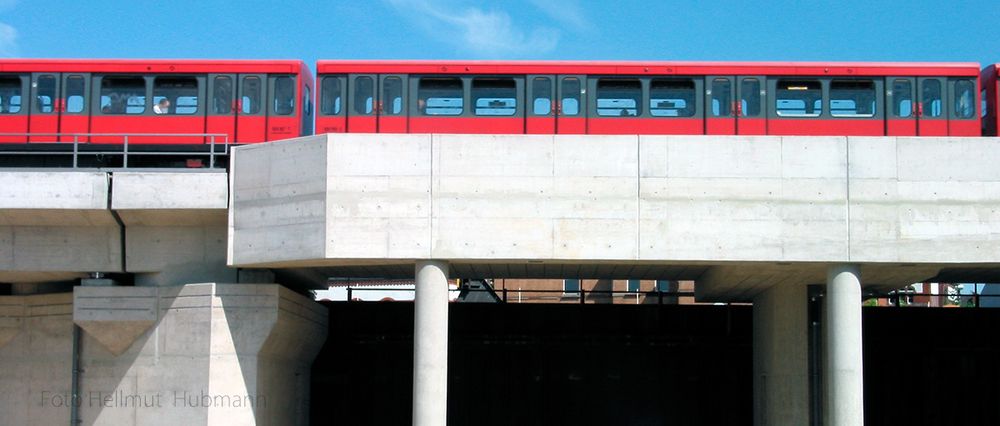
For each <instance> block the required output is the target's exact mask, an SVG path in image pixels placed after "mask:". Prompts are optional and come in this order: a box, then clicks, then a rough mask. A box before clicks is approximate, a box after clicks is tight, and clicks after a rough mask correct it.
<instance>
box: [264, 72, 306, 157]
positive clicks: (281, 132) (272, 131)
mask: <svg viewBox="0 0 1000 426" xmlns="http://www.w3.org/2000/svg"><path fill="white" fill-rule="evenodd" d="M267 87H268V89H267V97H266V99H267V140H269V141H275V140H281V139H289V138H293V137H296V136H301V135H302V115H304V114H305V113H306V111H305V109H304V108H303V107H298V108H296V106H297V105H298V99H299V97H298V92H299V90H298V87H299V84H298V80H297V79H296V76H295V75H269V76H268V84H267Z"/></svg>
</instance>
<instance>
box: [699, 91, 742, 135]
mask: <svg viewBox="0 0 1000 426" xmlns="http://www.w3.org/2000/svg"><path fill="white" fill-rule="evenodd" d="M705 87H707V89H706V90H705V105H707V108H706V110H705V134H706V135H735V134H736V101H735V100H734V99H736V96H735V95H736V86H735V85H734V84H733V77H721V76H708V77H705Z"/></svg>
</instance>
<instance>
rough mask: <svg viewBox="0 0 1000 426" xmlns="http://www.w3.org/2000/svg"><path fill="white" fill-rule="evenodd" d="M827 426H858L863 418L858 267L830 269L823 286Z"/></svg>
mask: <svg viewBox="0 0 1000 426" xmlns="http://www.w3.org/2000/svg"><path fill="white" fill-rule="evenodd" d="M825 321H826V344H825V345H824V348H825V351H826V357H825V359H826V369H825V374H824V375H823V380H824V383H826V395H825V403H826V407H825V408H824V410H823V412H824V413H826V419H827V421H826V424H827V425H836V426H860V425H863V424H864V423H865V416H864V372H863V369H862V364H863V359H862V348H861V271H860V268H859V267H858V265H854V264H843V265H834V266H831V267H830V272H829V275H828V276H827V283H826V317H825Z"/></svg>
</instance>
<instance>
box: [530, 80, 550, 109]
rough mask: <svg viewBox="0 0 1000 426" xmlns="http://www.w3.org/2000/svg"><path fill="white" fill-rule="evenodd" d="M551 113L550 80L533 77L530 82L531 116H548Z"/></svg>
mask: <svg viewBox="0 0 1000 426" xmlns="http://www.w3.org/2000/svg"><path fill="white" fill-rule="evenodd" d="M551 112H552V79H550V78H548V77H535V79H534V80H532V81H531V114H532V115H549V113H551Z"/></svg>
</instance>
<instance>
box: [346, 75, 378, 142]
mask: <svg viewBox="0 0 1000 426" xmlns="http://www.w3.org/2000/svg"><path fill="white" fill-rule="evenodd" d="M377 81H378V76H377V75H375V74H352V75H350V76H349V78H348V91H347V107H348V108H347V131H348V132H351V133H375V132H378V114H376V113H375V108H376V106H377V105H376V103H375V102H376V99H375V93H376V89H377V87H376V86H377V85H378V84H377V83H376V82H377Z"/></svg>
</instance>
